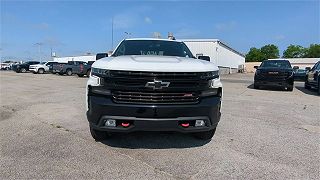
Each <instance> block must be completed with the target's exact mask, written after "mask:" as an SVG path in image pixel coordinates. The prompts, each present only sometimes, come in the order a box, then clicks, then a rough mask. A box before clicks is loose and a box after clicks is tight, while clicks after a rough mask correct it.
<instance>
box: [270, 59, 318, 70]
mask: <svg viewBox="0 0 320 180" xmlns="http://www.w3.org/2000/svg"><path fill="white" fill-rule="evenodd" d="M282 59H283V60H288V61H289V62H290V63H291V66H292V67H294V66H298V67H299V69H305V68H306V67H310V68H312V66H314V65H315V64H316V63H317V62H318V61H320V58H282ZM268 60H279V59H268Z"/></svg>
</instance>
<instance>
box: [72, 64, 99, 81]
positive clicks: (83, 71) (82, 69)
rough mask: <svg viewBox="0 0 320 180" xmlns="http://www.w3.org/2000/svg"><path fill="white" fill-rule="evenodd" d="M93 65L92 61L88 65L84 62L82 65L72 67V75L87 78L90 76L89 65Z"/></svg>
mask: <svg viewBox="0 0 320 180" xmlns="http://www.w3.org/2000/svg"><path fill="white" fill-rule="evenodd" d="M93 63H94V61H89V62H88V63H86V62H84V63H82V64H79V65H77V66H74V67H73V68H72V72H73V73H74V74H77V75H78V76H79V77H83V76H84V75H86V76H87V77H89V76H90V72H91V65H92V64H93Z"/></svg>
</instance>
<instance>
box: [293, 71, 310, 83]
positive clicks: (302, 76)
mask: <svg viewBox="0 0 320 180" xmlns="http://www.w3.org/2000/svg"><path fill="white" fill-rule="evenodd" d="M293 73H294V80H295V81H303V82H304V81H305V80H306V74H307V70H305V69H294V70H293Z"/></svg>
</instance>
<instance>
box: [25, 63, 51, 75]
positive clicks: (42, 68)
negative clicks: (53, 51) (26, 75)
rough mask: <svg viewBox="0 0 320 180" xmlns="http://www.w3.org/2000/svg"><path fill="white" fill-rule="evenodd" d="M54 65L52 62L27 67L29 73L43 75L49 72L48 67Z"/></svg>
mask: <svg viewBox="0 0 320 180" xmlns="http://www.w3.org/2000/svg"><path fill="white" fill-rule="evenodd" d="M53 63H55V62H54V61H48V62H42V63H40V64H36V65H30V66H29V71H31V72H33V73H35V74H36V73H38V74H43V73H45V72H49V67H50V66H51V65H52V64H53Z"/></svg>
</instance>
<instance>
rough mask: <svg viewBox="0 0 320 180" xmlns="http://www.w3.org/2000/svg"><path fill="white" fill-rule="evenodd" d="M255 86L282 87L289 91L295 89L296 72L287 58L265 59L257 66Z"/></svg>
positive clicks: (256, 87) (257, 87)
mask: <svg viewBox="0 0 320 180" xmlns="http://www.w3.org/2000/svg"><path fill="white" fill-rule="evenodd" d="M255 68H256V69H257V70H256V73H255V75H254V84H253V85H254V88H255V89H259V88H260V87H261V86H271V87H282V88H285V89H286V90H288V91H292V90H293V83H294V74H293V69H292V67H291V64H290V62H289V61H287V60H265V61H263V62H262V63H261V65H260V66H259V67H258V66H255Z"/></svg>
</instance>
